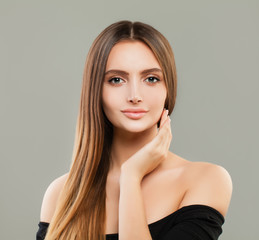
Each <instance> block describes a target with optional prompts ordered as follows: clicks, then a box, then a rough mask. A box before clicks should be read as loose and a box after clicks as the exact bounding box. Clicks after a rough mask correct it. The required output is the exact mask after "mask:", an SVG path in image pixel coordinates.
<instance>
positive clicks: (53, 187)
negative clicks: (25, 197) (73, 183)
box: [40, 173, 68, 223]
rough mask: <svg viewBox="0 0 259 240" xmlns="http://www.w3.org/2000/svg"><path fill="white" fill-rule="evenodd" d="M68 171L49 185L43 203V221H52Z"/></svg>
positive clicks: (41, 217) (41, 215)
mask: <svg viewBox="0 0 259 240" xmlns="http://www.w3.org/2000/svg"><path fill="white" fill-rule="evenodd" d="M67 177H68V173H66V174H64V175H62V176H60V177H58V178H56V179H55V180H54V181H52V182H51V184H50V185H49V186H48V188H47V190H46V192H45V194H44V197H43V201H42V205H41V214H40V221H41V222H48V223H49V222H50V221H51V218H52V217H53V214H54V212H55V209H56V204H57V200H58V197H59V194H60V192H61V190H62V188H63V186H64V184H65V182H66V180H67Z"/></svg>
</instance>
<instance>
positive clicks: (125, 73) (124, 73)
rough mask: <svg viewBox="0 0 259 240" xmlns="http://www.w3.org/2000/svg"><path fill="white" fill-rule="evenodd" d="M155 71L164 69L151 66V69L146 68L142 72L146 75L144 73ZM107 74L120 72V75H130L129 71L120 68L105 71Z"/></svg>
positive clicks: (160, 71)
mask: <svg viewBox="0 0 259 240" xmlns="http://www.w3.org/2000/svg"><path fill="white" fill-rule="evenodd" d="M153 72H159V73H162V70H161V69H160V68H149V69H145V70H143V71H141V72H140V74H141V75H144V74H148V73H153ZM107 74H119V75H123V76H129V73H128V72H125V71H122V70H119V69H111V70H108V71H107V72H105V75H107Z"/></svg>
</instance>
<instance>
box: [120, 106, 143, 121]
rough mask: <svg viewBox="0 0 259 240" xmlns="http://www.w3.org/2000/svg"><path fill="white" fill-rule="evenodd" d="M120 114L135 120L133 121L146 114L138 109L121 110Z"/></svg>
mask: <svg viewBox="0 0 259 240" xmlns="http://www.w3.org/2000/svg"><path fill="white" fill-rule="evenodd" d="M122 112H123V113H124V115H125V116H126V117H128V118H131V119H135V120H137V119H140V118H142V117H143V116H144V115H145V114H146V113H147V111H146V110H145V109H140V108H129V109H124V110H122Z"/></svg>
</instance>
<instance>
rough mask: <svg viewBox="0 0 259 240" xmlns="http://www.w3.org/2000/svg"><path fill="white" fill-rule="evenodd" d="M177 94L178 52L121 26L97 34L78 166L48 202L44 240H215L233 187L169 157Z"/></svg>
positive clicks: (143, 30)
mask: <svg viewBox="0 0 259 240" xmlns="http://www.w3.org/2000/svg"><path fill="white" fill-rule="evenodd" d="M176 89H177V78H176V68H175V62H174V56H173V52H172V49H171V47H170V44H169V43H168V41H167V40H166V39H165V37H164V36H163V35H162V34H161V33H159V32H158V31H157V30H156V29H154V28H153V27H151V26H149V25H147V24H144V23H140V22H133V23H132V22H130V21H120V22H116V23H114V24H112V25H110V26H108V27H107V28H106V29H105V30H104V31H103V32H102V33H100V35H99V36H98V37H97V38H96V40H95V41H94V43H93V45H92V47H91V48H90V51H89V53H88V56H87V60H86V64H85V69H84V77H83V84H82V92H81V101H80V111H79V115H78V122H77V130H76V137H75V145H74V152H73V162H72V165H71V168H70V171H69V172H68V173H67V174H65V175H63V176H61V177H59V178H57V179H56V180H54V181H53V182H52V183H51V184H50V186H49V187H48V189H47V191H46V193H45V195H44V198H43V203H42V209H41V220H40V223H39V230H38V233H37V239H44V237H45V232H46V231H47V235H46V237H45V239H47V240H50V239H51V240H52V239H77V240H78V239H80V240H81V239H89V240H99V239H120V240H128V239H130V240H132V239H134V240H138V239H139V240H143V239H150V240H151V239H159V240H160V239H164V240H169V239H176V240H179V239H181V240H182V239H186V240H188V239H218V236H219V235H220V234H221V232H222V229H221V226H222V224H223V222H224V217H225V215H226V213H227V209H228V206H229V202H230V198H231V192H232V183H231V179H230V176H229V174H228V173H227V171H226V170H225V169H224V168H222V167H220V166H217V165H214V164H210V163H202V162H190V161H187V160H185V159H183V158H181V157H180V156H178V155H176V154H174V153H172V152H170V151H169V146H170V142H171V139H172V135H171V128H170V118H169V115H170V114H171V113H172V111H173V108H174V106H175V99H176ZM49 223H50V224H49Z"/></svg>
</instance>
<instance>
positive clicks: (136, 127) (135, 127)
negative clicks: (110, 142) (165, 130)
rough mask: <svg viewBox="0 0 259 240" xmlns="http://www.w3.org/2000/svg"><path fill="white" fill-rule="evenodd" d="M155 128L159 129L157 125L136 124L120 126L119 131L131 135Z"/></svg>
mask: <svg viewBox="0 0 259 240" xmlns="http://www.w3.org/2000/svg"><path fill="white" fill-rule="evenodd" d="M154 127H155V128H157V123H151V124H141V123H137V122H136V123H132V124H127V126H120V127H118V129H123V131H126V132H131V133H141V132H145V131H149V130H152V129H153V128H154Z"/></svg>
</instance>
